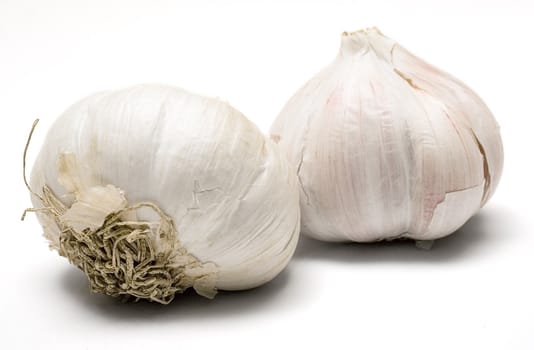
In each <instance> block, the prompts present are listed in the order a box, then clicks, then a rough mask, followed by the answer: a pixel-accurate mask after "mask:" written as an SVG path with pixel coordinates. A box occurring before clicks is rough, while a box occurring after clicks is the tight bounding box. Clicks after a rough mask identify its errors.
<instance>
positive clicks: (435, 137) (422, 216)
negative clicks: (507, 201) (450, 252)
mask: <svg viewBox="0 0 534 350" xmlns="http://www.w3.org/2000/svg"><path fill="white" fill-rule="evenodd" d="M271 137H272V138H273V139H274V140H275V141H277V142H279V144H280V145H281V147H282V148H283V149H284V150H285V151H286V152H287V155H288V157H289V159H290V161H291V162H292V163H293V164H295V165H296V166H297V169H298V170H297V172H298V177H299V181H300V185H301V216H302V232H303V233H306V234H308V235H310V236H312V237H314V238H317V239H320V240H325V241H358V242H368V241H377V240H383V239H394V238H399V237H407V238H413V239H417V240H431V239H436V238H439V237H443V236H445V235H448V234H450V233H452V232H454V231H455V230H456V229H458V228H459V227H460V226H461V225H463V224H464V223H465V222H466V221H467V220H468V219H469V218H470V217H471V216H472V215H473V214H474V213H476V212H477V210H478V209H479V208H480V207H481V206H483V205H484V204H485V203H486V202H487V201H488V199H489V198H490V197H491V195H492V194H493V193H494V191H495V188H496V186H497V183H498V182H499V178H500V176H501V171H502V166H503V149H502V143H501V138H500V134H499V126H498V125H497V123H496V121H495V119H494V118H493V116H492V114H491V112H490V111H489V109H488V108H487V107H486V105H485V104H484V102H482V100H481V99H480V98H479V97H478V96H477V95H476V94H475V93H474V92H473V91H471V90H470V89H469V88H468V87H467V86H465V85H464V84H463V83H461V82H460V81H458V80H457V79H455V78H453V77H451V76H450V75H448V74H447V73H444V72H443V71H441V70H439V69H437V68H435V67H433V66H431V65H429V64H427V63H425V62H424V61H422V60H421V59H419V58H417V57H415V56H414V55H413V54H411V53H410V52H408V51H407V50H406V49H404V48H403V47H402V46H400V45H399V44H397V43H396V42H395V41H393V40H391V39H389V38H387V37H385V36H383V35H382V34H381V33H380V32H379V31H378V30H377V29H376V28H371V29H366V30H361V31H357V32H354V33H343V35H342V42H341V49H340V51H339V54H338V56H337V58H336V59H335V60H334V61H333V62H332V63H331V64H330V65H329V66H327V67H326V68H325V69H323V70H322V71H321V72H320V73H318V74H317V75H316V76H315V77H314V78H312V79H311V80H310V81H309V82H308V83H307V84H306V85H304V87H302V88H301V89H300V90H299V91H298V92H297V93H296V94H295V95H294V96H293V97H292V98H291V99H290V100H289V102H288V103H287V104H286V106H285V107H284V109H283V110H282V112H281V113H280V115H279V117H278V118H277V120H276V121H275V123H274V124H273V126H272V128H271Z"/></svg>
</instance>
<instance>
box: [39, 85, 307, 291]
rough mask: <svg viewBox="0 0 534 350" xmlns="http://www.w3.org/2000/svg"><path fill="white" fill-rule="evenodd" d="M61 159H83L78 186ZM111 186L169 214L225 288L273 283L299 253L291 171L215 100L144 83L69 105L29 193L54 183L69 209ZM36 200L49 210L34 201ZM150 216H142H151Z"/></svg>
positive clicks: (48, 225)
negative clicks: (77, 198)
mask: <svg viewBox="0 0 534 350" xmlns="http://www.w3.org/2000/svg"><path fill="white" fill-rule="evenodd" d="M63 155H75V157H76V162H75V165H74V166H73V168H74V172H75V173H76V174H77V176H76V179H74V180H73V179H70V180H69V181H65V179H64V178H63V179H62V175H61V174H60V170H59V169H58V159H60V158H61V157H62V156H63ZM71 165H72V164H71ZM69 184H70V185H69ZM73 184H74V185H73ZM108 184H109V185H112V186H114V187H116V188H118V189H120V190H121V191H122V192H123V193H124V196H125V198H126V199H127V200H128V202H129V203H136V202H151V203H154V204H156V205H157V206H158V207H159V208H160V209H161V210H163V211H164V212H165V213H166V214H167V215H169V216H170V217H171V218H172V219H173V222H174V225H175V227H176V231H177V239H178V240H179V242H180V244H181V246H183V247H184V248H185V249H186V250H187V252H188V253H189V254H191V255H192V256H194V257H195V258H196V259H198V260H199V261H200V262H203V263H208V262H209V263H212V264H215V265H216V267H217V282H216V287H217V288H218V289H223V290H240V289H247V288H252V287H256V286H259V285H261V284H264V283H266V282H268V281H270V280H271V279H273V278H274V277H275V276H276V275H277V274H278V273H280V272H281V271H282V269H283V268H284V267H285V266H286V265H287V264H288V262H289V260H290V258H291V256H292V254H293V252H294V250H295V247H296V243H297V240H298V234H299V224H300V216H299V203H298V182H297V178H296V175H295V170H294V168H293V167H292V166H291V165H290V164H289V163H288V162H287V160H286V158H285V156H284V155H283V154H282V153H281V152H280V151H279V150H278V146H277V145H276V144H275V143H274V142H272V141H271V140H269V139H267V138H266V137H265V136H264V135H263V134H262V133H261V132H260V131H259V130H258V129H257V127H256V126H255V125H254V124H252V123H251V122H250V121H249V120H247V119H246V118H245V117H244V116H243V115H242V114H241V113H240V112H238V111H237V110H235V109H234V108H232V107H231V106H229V105H228V104H227V103H225V102H221V101H219V100H217V99H211V98H206V97H202V96H197V95H194V94H191V93H188V92H186V91H184V90H181V89H178V88H175V87H170V86H163V85H141V86H135V87H132V88H128V89H124V90H117V91H110V92H103V93H98V94H95V95H92V96H90V97H88V98H86V99H84V100H82V101H80V102H78V103H76V104H74V105H73V106H72V107H70V108H69V109H68V110H67V111H66V112H65V113H64V114H63V115H62V116H61V117H60V118H59V119H58V120H57V121H56V122H55V124H53V126H52V127H51V129H50V130H49V132H48V135H47V137H46V140H45V142H44V144H43V146H42V149H41V151H40V153H39V155H38V157H37V159H36V162H35V164H34V167H33V170H32V173H31V181H30V185H31V188H32V189H33V190H34V191H36V192H38V193H40V192H41V189H42V188H43V186H45V185H47V186H48V187H49V188H50V189H51V190H52V191H53V193H54V194H55V195H56V196H57V197H58V198H60V199H61V201H62V202H63V204H64V205H65V206H66V207H70V206H71V205H72V203H73V201H74V196H73V195H72V192H73V191H74V190H75V187H76V188H78V189H80V188H81V189H92V188H96V189H97V190H98V191H100V190H99V189H100V188H104V187H105V186H107V185H108ZM102 186H104V187H102ZM69 187H71V188H69ZM78 192H79V191H78ZM32 201H33V203H34V206H35V207H40V206H42V204H40V202H39V200H38V199H37V198H36V197H35V196H32ZM150 214H151V213H149V212H146V215H145V217H143V215H144V214H143V215H140V218H139V219H140V220H151V219H153V217H152V216H151V215H150ZM38 217H39V220H40V222H41V224H42V225H43V227H44V229H45V233H46V235H47V236H48V237H49V239H51V240H52V245H54V244H56V245H59V241H58V240H59V231H58V228H57V226H55V225H54V224H53V222H51V221H50V218H49V217H48V215H47V214H46V212H41V213H38Z"/></svg>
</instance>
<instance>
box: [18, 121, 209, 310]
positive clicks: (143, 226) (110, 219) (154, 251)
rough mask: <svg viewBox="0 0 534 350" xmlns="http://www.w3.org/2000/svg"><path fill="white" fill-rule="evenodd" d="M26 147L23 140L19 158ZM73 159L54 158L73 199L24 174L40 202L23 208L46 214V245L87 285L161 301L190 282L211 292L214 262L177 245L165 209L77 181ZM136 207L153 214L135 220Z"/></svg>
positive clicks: (109, 187)
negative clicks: (36, 187)
mask: <svg viewBox="0 0 534 350" xmlns="http://www.w3.org/2000/svg"><path fill="white" fill-rule="evenodd" d="M35 125H36V123H34V127H33V128H35ZM33 128H32V132H33ZM30 138H31V134H30ZM28 141H29V140H28ZM26 151H27V146H26V149H25V152H24V159H25V157H26ZM75 162H76V158H75V156H74V155H73V154H62V155H61V156H60V159H59V162H58V163H59V170H60V179H59V181H60V183H61V184H62V185H63V186H64V187H65V188H67V189H69V190H71V191H72V193H73V194H74V196H75V200H74V202H73V204H72V205H71V206H70V207H67V206H65V205H64V204H63V202H62V201H61V200H60V199H59V198H57V197H56V196H55V195H54V193H53V192H52V190H51V189H50V188H49V187H48V186H46V185H45V186H44V187H43V189H42V195H40V194H37V193H35V192H34V191H32V189H31V188H30V187H29V185H28V183H27V181H26V177H25V176H24V181H25V183H26V185H27V187H28V189H29V190H30V192H31V193H32V194H33V195H35V196H37V197H38V198H39V199H40V201H41V203H42V205H43V207H42V208H32V209H28V210H27V211H38V215H40V216H41V218H43V216H44V217H46V219H45V220H44V221H46V222H48V223H49V224H48V225H46V226H45V229H44V231H45V232H44V235H45V237H46V238H47V239H48V241H49V242H50V247H51V248H52V249H54V250H57V251H58V253H59V254H60V255H61V256H64V257H66V258H67V259H68V260H69V262H70V263H72V264H73V265H75V266H76V267H78V268H79V269H80V270H82V271H83V272H84V273H85V274H86V275H87V278H88V281H89V286H90V289H91V291H93V292H95V293H102V294H106V295H110V296H112V297H119V298H121V299H123V300H125V301H128V300H134V301H138V300H140V299H147V300H150V301H154V302H158V303H162V304H168V303H169V302H171V301H172V300H173V298H174V296H175V294H176V293H181V292H183V291H184V290H186V289H187V288H189V287H193V288H194V289H195V291H196V292H197V293H198V294H200V295H202V296H205V297H207V298H213V297H214V296H215V294H216V287H215V285H216V281H217V266H216V265H215V264H213V263H202V262H200V261H199V260H198V259H196V258H195V257H194V256H192V255H191V254H189V253H188V252H187V250H186V249H185V248H184V247H182V246H181V244H180V242H179V240H178V239H177V231H176V228H175V226H174V223H173V220H172V219H171V218H170V217H169V216H168V215H166V214H165V213H164V212H163V211H162V210H161V209H160V208H159V207H158V206H157V205H156V204H154V203H149V202H143V203H137V204H133V205H131V204H128V202H127V200H126V198H125V196H124V194H123V192H122V191H121V190H120V189H118V188H117V187H115V186H112V185H107V186H93V187H90V188H83V187H80V186H81V185H80V182H79V181H78V179H79V177H78V176H77V174H76V173H74V170H73V169H75V167H74V165H75ZM24 167H25V161H24ZM139 210H151V211H152V212H153V213H154V214H155V215H154V217H156V218H157V219H156V220H153V221H139V220H138V219H137V212H138V211H139ZM25 213H26V212H25ZM23 219H24V215H23ZM54 230H58V231H59V232H60V233H59V245H58V244H57V243H55V240H54V239H52V237H53V236H54V235H53V233H52V231H54Z"/></svg>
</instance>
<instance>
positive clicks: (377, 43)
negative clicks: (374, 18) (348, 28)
mask: <svg viewBox="0 0 534 350" xmlns="http://www.w3.org/2000/svg"><path fill="white" fill-rule="evenodd" d="M395 45H396V43H395V41H394V40H392V39H390V38H388V37H386V36H384V35H383V34H382V33H381V32H380V31H379V30H378V28H376V27H372V28H366V29H361V30H358V31H356V32H352V33H348V32H344V33H343V34H342V36H341V48H340V50H339V55H340V56H342V57H351V56H355V55H362V54H365V53H368V52H373V53H374V54H375V55H376V56H377V57H378V58H380V59H383V60H385V61H386V62H389V63H391V50H392V49H393V47H394V46H395Z"/></svg>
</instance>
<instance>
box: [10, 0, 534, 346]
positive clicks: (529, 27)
mask: <svg viewBox="0 0 534 350" xmlns="http://www.w3.org/2000/svg"><path fill="white" fill-rule="evenodd" d="M531 6H534V5H530V4H529V1H527V0H525V1H514V0H508V1H491V0H486V1H469V0H461V1H454V0H447V1H443V2H433V3H431V2H429V1H404V2H401V1H397V2H394V1H391V2H387V1H373V0H367V1H325V2H322V3H319V2H312V1H301V2H282V1H280V2H278V1H261V2H252V1H248V2H245V1H242V2H240V1H228V2H225V3H223V2H221V1H220V2H215V1H213V2H210V1H191V2H187V3H185V2H183V3H182V2H178V1H160V0H151V1H138V0H129V1H109V0H107V1H103V0H92V1H66V0H65V1H61V0H53V1H37V0H35V1H27V0H0V117H1V118H2V121H3V123H4V124H3V126H2V127H0V132H1V135H0V136H1V137H0V140H1V142H2V144H1V152H2V154H1V160H2V164H3V166H2V180H3V181H2V189H1V191H2V192H1V193H2V197H1V198H2V200H1V201H0V202H1V205H2V208H1V212H2V216H1V220H2V221H1V222H2V224H3V225H2V227H3V228H2V232H1V248H0V249H1V253H0V256H1V258H0V259H1V260H0V263H1V271H2V272H1V273H0V293H1V294H0V303H1V304H0V305H1V308H0V323H1V324H0V334H1V336H0V348H3V349H14V348H32V349H34V348H43V349H44V348H54V349H60V348H69V349H97V348H98V349H105V348H109V349H111V348H114V349H123V348H129V349H133V348H139V349H178V348H188V349H192V348H201V349H203V348H206V349H208V348H211V349H221V348H232V349H234V348H254V349H257V348H265V349H271V348H280V349H282V348H283V349H291V348H295V349H296V348H299V349H300V348H305V347H306V348H309V347H311V348H331V349H334V348H358V349H534V300H533V299H534V283H533V279H534V224H533V219H532V217H533V216H534V205H533V203H532V200H531V198H532V196H533V195H534V193H533V191H532V183H533V177H534V174H533V169H534V168H533V166H532V162H533V160H534V159H533V158H534V157H533V152H534V137H533V135H532V134H533V132H534V128H533V127H534V122H533V120H534V85H533V81H534V74H533V68H532V65H533V62H534V50H533V48H532V47H533V45H534V24H533V22H534V11H533V9H532V8H531ZM529 22H530V23H529ZM373 25H376V26H378V27H379V28H380V29H381V31H382V32H383V33H385V34H386V35H388V36H390V37H392V38H394V39H396V40H397V41H398V42H400V43H401V44H402V45H403V46H405V47H406V48H408V49H409V50H411V51H412V52H414V53H415V54H416V55H419V56H420V57H422V58H424V59H425V60H427V61H428V62H431V63H433V64H434V65H436V66H438V67H440V68H443V69H445V70H446V71H449V72H451V73H452V74H453V75H455V76H457V77H459V78H460V79H462V80H463V81H464V82H466V83H467V84H468V85H470V86H471V87H472V88H473V89H474V90H475V91H477V92H478V93H479V95H481V96H482V98H483V99H484V100H485V101H486V102H487V104H488V105H489V107H490V108H491V109H492V111H493V112H494V114H495V116H496V117H497V119H498V121H499V123H500V124H501V129H502V136H503V140H504V146H505V158H506V161H505V167H504V175H503V178H502V181H501V184H500V187H499V189H498V190H497V193H496V195H495V196H494V197H493V199H492V200H491V202H490V203H489V204H488V205H487V207H485V208H484V209H483V210H482V211H481V212H480V213H479V214H478V215H476V216H475V217H474V218H472V219H471V220H470V221H469V222H468V223H467V224H466V225H465V226H464V227H463V228H462V229H461V230H459V232H457V233H455V234H454V235H452V236H450V237H448V238H445V239H442V240H440V241H438V242H436V244H435V245H434V248H433V249H432V250H430V251H423V250H418V249H416V248H415V247H414V246H413V244H411V243H408V242H404V243H402V242H401V243H398V242H397V243H382V244H371V245H340V244H324V243H318V242H314V241H310V240H307V239H304V238H303V239H302V240H301V242H300V244H299V248H298V250H297V252H296V255H295V257H294V259H293V261H292V262H291V264H290V265H289V267H288V268H287V269H286V270H285V271H284V272H283V273H282V274H281V275H280V276H279V277H278V278H277V279H275V280H274V281H273V282H272V283H270V284H268V285H266V286H264V287H262V288H258V289H255V290H252V291H246V292H240V293H221V294H220V295H218V296H217V297H216V299H215V300H213V301H209V300H205V299H202V298H200V297H197V296H195V295H193V294H187V295H185V296H179V297H177V298H176V300H175V302H174V303H173V304H172V305H170V306H167V307H162V306H159V305H156V304H148V303H140V304H126V305H125V304H120V303H118V302H115V301H113V300H110V299H108V298H107V297H104V296H100V295H92V294H90V293H89V291H88V288H87V285H86V281H85V280H84V276H83V275H82V274H81V272H79V271H78V270H76V269H75V268H74V267H72V266H70V265H68V264H67V262H66V260H64V259H62V258H60V257H58V256H57V254H56V253H53V252H50V251H49V250H48V249H47V245H46V243H45V241H44V239H43V238H42V236H41V230H40V227H39V226H38V224H37V221H36V219H35V217H34V216H32V215H30V217H29V218H28V219H27V220H26V221H25V222H20V221H19V217H20V214H21V212H22V210H23V209H24V208H26V207H27V206H29V205H30V201H29V195H28V194H27V192H26V190H25V188H24V186H23V182H22V177H21V156H22V150H23V146H24V143H25V139H26V136H27V133H28V131H29V128H30V126H31V123H32V121H33V120H34V119H35V118H37V117H39V118H41V124H40V125H39V127H38V129H37V131H36V135H35V138H34V140H33V143H32V147H31V149H30V155H29V158H28V159H29V161H30V162H32V161H33V159H34V156H35V154H36V153H37V151H38V149H39V146H40V144H41V143H42V140H43V137H44V135H45V133H46V130H47V129H48V126H49V125H50V124H51V123H52V122H53V120H54V119H55V118H56V117H57V116H58V115H59V114H60V113H61V112H62V111H63V110H64V109H65V108H66V107H68V106H69V105H70V104H71V103H73V102H74V101H76V100H78V99H79V98H81V97H83V96H85V95H87V94H89V93H92V92H94V91H97V90H104V89H111V88H120V87H126V86H129V85H131V84H135V83H143V82H163V83H169V84H175V85H179V86H182V87H185V88H187V89H189V90H192V91H195V92H199V93H202V94H206V95H212V96H219V97H221V98H222V99H225V100H228V101H229V102H230V103H231V104H233V105H234V106H235V107H236V108H238V109H240V110H241V111H242V112H244V113H245V114H246V115H247V116H248V117H249V118H250V119H252V120H253V121H254V122H256V123H257V124H258V125H259V126H260V127H261V128H262V130H264V131H267V129H268V127H269V125H270V123H271V122H272V121H273V120H274V118H275V116H276V115H277V113H278V112H279V110H280V109H281V108H282V106H283V104H284V103H285V101H286V100H287V99H288V98H289V97H290V96H291V94H292V93H293V92H294V91H295V90H296V89H297V88H298V87H299V86H300V85H302V84H303V83H304V82H305V81H307V80H308V79H309V78H311V76H312V75H313V74H315V73H316V72H317V71H318V70H319V69H320V68H322V67H323V66H324V65H326V64H327V63H328V62H329V61H331V60H332V59H333V58H334V56H335V55H336V53H337V50H338V46H339V41H340V34H341V32H342V31H345V30H348V31H352V30H356V29H359V28H362V27H367V26H373Z"/></svg>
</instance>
